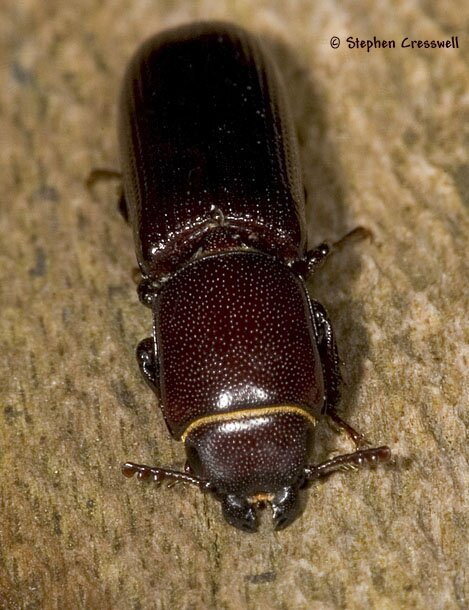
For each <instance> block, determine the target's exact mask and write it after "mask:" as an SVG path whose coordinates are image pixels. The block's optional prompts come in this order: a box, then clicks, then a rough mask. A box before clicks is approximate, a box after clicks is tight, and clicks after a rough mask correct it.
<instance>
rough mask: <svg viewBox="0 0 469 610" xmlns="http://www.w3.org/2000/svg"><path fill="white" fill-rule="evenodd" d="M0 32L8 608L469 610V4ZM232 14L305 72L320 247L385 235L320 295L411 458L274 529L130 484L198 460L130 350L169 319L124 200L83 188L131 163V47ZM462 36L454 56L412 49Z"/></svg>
mask: <svg viewBox="0 0 469 610" xmlns="http://www.w3.org/2000/svg"><path fill="white" fill-rule="evenodd" d="M0 16H1V21H0V31H1V34H2V35H1V36H0V45H1V46H0V49H1V51H0V52H1V57H2V62H1V69H2V80H1V82H2V87H1V89H0V115H1V129H0V139H1V140H0V144H1V145H0V155H1V161H2V171H1V173H0V180H1V188H0V193H1V206H2V210H1V216H0V227H1V241H0V269H1V273H2V284H1V286H2V291H1V319H0V324H1V327H0V333H1V340H2V348H1V352H0V353H1V359H0V366H1V385H0V391H1V404H0V406H1V410H0V419H1V428H0V442H1V445H0V469H1V479H0V498H1V500H0V501H1V504H0V511H1V520H0V607H1V608H2V609H8V610H10V609H11V610H13V609H20V608H21V609H23V608H24V609H28V610H32V609H36V608H37V609H39V608H47V609H48V608H61V609H62V608H87V609H88V608H90V609H94V608H99V609H107V608H109V609H132V610H147V609H158V610H160V609H161V610H163V609H171V610H174V609H179V608H181V609H187V610H189V609H191V610H192V609H199V608H200V609H216V610H220V609H238V608H241V609H244V608H247V609H253V610H261V609H264V608H265V609H269V610H277V609H279V610H280V609H282V610H284V609H286V610H290V609H294V610H296V609H305V610H315V609H318V610H323V609H336V608H347V609H349V608H350V609H355V608H356V609H362V608H377V609H395V608H426V609H428V608H432V609H433V608H436V609H445V610H446V609H453V608H454V609H456V608H461V609H462V608H467V607H468V606H469V591H468V587H469V585H468V578H469V572H468V568H467V566H468V565H469V556H468V548H469V545H468V505H469V503H468V487H469V476H468V468H467V420H468V410H467V395H468V387H467V377H466V368H467V343H464V340H465V337H466V340H467V334H466V335H465V333H467V328H465V322H466V320H467V293H466V295H465V291H467V281H468V276H467V267H466V260H467V237H468V223H467V217H466V216H464V213H465V212H464V204H466V205H467V202H468V197H469V153H468V142H469V133H468V124H469V121H468V114H469V113H468V108H469V70H468V58H469V53H468V24H469V12H468V7H467V3H463V2H458V1H456V0H453V1H451V0H450V1H449V2H445V3H442V2H438V1H437V0H427V1H425V2H424V1H423V0H420V1H418V0H417V1H416V2H410V1H409V2H404V1H403V2H399V3H396V2H391V0H384V1H383V2H380V3H374V2H371V0H370V1H369V2H366V1H364V0H361V1H359V2H354V3H352V2H344V3H339V2H330V1H326V0H320V1H319V2H275V1H274V0H271V1H263V2H262V1H261V2H257V3H252V2H248V1H247V0H240V1H236V2H235V1H234V0H232V1H221V2H215V1H214V0H207V1H204V2H197V3H195V2H190V1H188V0H187V1H184V0H175V1H173V2H136V1H134V0H116V1H115V2H109V3H102V2H99V1H98V0H85V1H82V2H79V3H66V2H60V1H59V0H49V1H48V2H47V3H45V2H43V1H40V0H29V1H27V0H23V1H21V2H15V1H13V0H8V1H7V2H3V3H2V8H1V9H0ZM213 17H217V18H224V19H230V20H233V21H236V22H238V23H240V24H242V25H245V26H247V27H249V28H250V29H251V30H253V31H255V32H257V33H259V34H260V35H261V36H262V37H263V38H264V41H265V43H266V44H267V45H268V46H269V48H270V50H271V52H272V53H273V54H274V56H275V57H276V59H277V62H278V64H279V68H280V71H281V72H282V74H283V77H284V79H285V80H286V82H287V85H288V91H289V94H290V97H291V101H292V106H293V112H294V116H295V120H296V124H297V127H298V131H299V136H300V144H301V156H302V165H303V171H304V177H305V184H306V188H307V191H308V221H309V226H308V231H309V239H310V244H311V245H314V244H316V243H318V242H320V241H321V240H323V239H325V238H331V239H337V238H339V237H340V236H341V235H343V234H344V233H345V232H346V231H347V230H349V229H350V228H352V227H354V226H356V225H358V224H361V225H364V226H366V227H368V228H370V229H371V230H372V231H373V233H374V236H375V238H374V241H373V242H372V243H366V242H363V243H359V244H354V245H352V246H350V247H349V248H347V249H345V250H343V251H341V252H339V253H337V254H336V255H335V256H334V258H332V259H331V260H330V261H329V262H328V263H327V264H326V266H325V267H324V268H323V269H322V270H321V272H320V273H318V275H317V277H315V278H314V280H313V281H312V282H311V291H312V293H313V294H314V295H315V296H316V297H318V298H320V300H322V302H323V303H324V305H325V306H326V307H327V308H328V310H329V312H330V315H331V317H332V320H333V322H334V324H335V328H336V332H337V336H338V342H339V347H340V350H341V353H342V357H343V359H344V361H345V363H346V367H345V369H344V376H345V379H346V382H347V385H346V387H345V389H344V401H343V409H344V410H343V413H344V414H345V416H346V417H347V419H349V420H350V421H351V422H352V423H354V424H355V425H356V426H357V427H358V428H359V429H361V430H363V431H366V433H367V434H368V435H369V437H370V438H371V439H373V441H375V442H379V443H382V442H387V443H389V444H390V445H391V447H392V450H393V453H394V456H395V458H394V461H393V463H392V464H391V465H389V466H388V467H383V468H380V469H379V470H377V471H375V472H359V473H352V474H347V473H345V474H339V475H336V476H335V477H333V478H331V479H329V480H328V481H325V482H324V483H320V484H317V485H315V486H313V487H312V488H310V489H309V490H308V491H307V492H306V493H305V494H304V507H303V513H302V515H301V517H300V519H299V520H298V521H297V522H295V523H294V524H293V525H292V526H291V527H290V528H288V529H287V530H285V531H282V532H279V533H274V532H272V531H271V528H270V524H269V519H268V514H267V512H266V513H264V519H263V524H262V528H261V531H260V533H258V534H256V535H247V534H244V533H241V532H238V531H236V530H234V529H233V528H230V527H228V526H226V525H225V524H224V522H223V521H222V519H221V516H220V507H219V505H218V504H217V503H216V502H215V501H213V500H212V499H211V498H209V497H206V496H202V495H201V494H199V493H197V491H196V490H194V489H191V488H183V487H176V488H174V489H169V490H168V489H165V488H162V489H160V490H157V489H155V488H154V487H153V486H151V485H144V484H139V483H138V482H137V481H133V480H132V481H128V480H126V479H124V478H123V477H122V475H121V473H120V468H119V465H120V463H121V462H123V461H124V460H127V459H132V460H134V461H141V462H147V463H154V464H161V465H174V466H181V465H182V463H183V461H184V456H183V450H182V446H181V445H178V444H176V443H174V442H173V441H171V440H170V439H169V437H168V434H167V432H166V430H165V427H164V425H163V421H162V418H161V415H160V413H159V411H158V408H157V404H156V401H155V399H154V397H153V395H152V394H151V392H150V391H149V390H148V388H147V387H146V386H145V385H144V383H143V381H142V380H141V378H140V375H139V372H138V369H137V365H136V362H135V358H134V348H135V346H136V344H137V342H138V340H139V339H140V338H142V337H144V336H147V335H148V333H149V331H150V327H151V320H150V315H149V312H148V310H146V309H145V308H143V307H142V306H141V305H139V303H138V301H137V297H136V293H135V286H134V284H133V282H132V275H131V271H132V268H133V267H134V266H135V259H134V254H133V245H132V240H131V235H130V231H129V229H128V227H126V226H125V224H124V223H123V222H122V220H121V218H120V217H119V214H118V213H117V210H116V192H117V190H118V185H113V184H101V185H98V186H97V187H96V189H95V190H94V192H93V193H89V192H87V190H86V188H85V180H86V177H87V175H88V173H89V172H90V170H92V169H93V168H96V167H111V168H118V151H117V144H116V134H115V118H116V99H117V95H118V90H119V85H120V79H121V76H122V72H123V70H124V67H125V64H126V62H127V61H128V59H129V57H130V55H131V53H132V52H133V51H134V50H135V48H136V46H137V45H138V44H140V42H141V41H142V40H143V39H145V38H146V37H147V36H148V35H150V34H152V33H154V32H156V31H158V30H161V29H163V28H165V27H168V26H171V25H175V24H177V23H181V22H185V21H189V20H192V19H199V18H213ZM452 35H453V36H456V35H458V36H459V49H436V50H435V49H424V48H421V49H418V48H416V49H413V50H412V49H402V48H399V44H400V41H401V39H402V38H403V37H404V36H408V37H410V38H411V39H447V38H450V37H451V36H452ZM332 36H339V37H340V38H341V40H342V44H341V46H340V48H339V49H333V48H331V46H330V44H329V40H330V38H331V37H332ZM347 36H354V37H355V36H358V37H360V38H362V39H368V38H370V39H372V38H373V36H376V37H377V38H380V39H387V40H389V39H394V40H396V43H397V47H398V48H396V49H373V50H372V51H371V52H369V53H367V52H366V49H359V50H357V49H348V48H347V45H346V42H345V39H346V38H347ZM317 440H318V444H317V446H316V449H315V450H314V454H313V455H312V458H311V459H312V461H313V460H314V461H317V460H322V459H325V458H326V457H327V456H328V455H329V454H331V453H333V452H335V451H339V450H342V451H343V450H349V449H350V444H349V443H348V441H347V439H344V438H342V437H341V436H337V435H334V434H333V433H331V432H330V431H329V430H328V429H327V426H324V427H323V428H322V429H321V430H320V431H319V432H318V434H317Z"/></svg>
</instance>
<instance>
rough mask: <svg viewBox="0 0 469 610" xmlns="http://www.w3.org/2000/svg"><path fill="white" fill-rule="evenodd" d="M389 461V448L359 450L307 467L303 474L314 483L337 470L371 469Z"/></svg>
mask: <svg viewBox="0 0 469 610" xmlns="http://www.w3.org/2000/svg"><path fill="white" fill-rule="evenodd" d="M390 459H391V450H390V449H389V447H386V446H382V447H373V448H371V449H360V450H359V451H355V452H354V453H346V454H344V455H338V456H337V457H335V458H332V459H330V460H327V461H326V462H322V464H318V465H317V466H307V467H306V468H305V471H304V472H305V476H306V479H307V480H308V481H315V480H316V479H321V478H322V477H326V476H327V475H329V474H331V473H332V472H336V471H337V470H350V469H355V468H360V467H362V466H372V467H373V466H377V465H378V464H384V463H386V462H389V460H390Z"/></svg>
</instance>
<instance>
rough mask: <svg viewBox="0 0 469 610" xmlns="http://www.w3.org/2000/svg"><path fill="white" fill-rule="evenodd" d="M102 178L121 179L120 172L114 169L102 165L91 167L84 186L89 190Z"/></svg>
mask: <svg viewBox="0 0 469 610" xmlns="http://www.w3.org/2000/svg"><path fill="white" fill-rule="evenodd" d="M103 180H122V174H121V172H118V171H116V170H115V169H107V168H102V167H99V168H96V169H92V170H91V171H90V173H89V174H88V177H87V179H86V183H85V184H86V188H87V189H88V190H91V189H92V188H93V187H94V185H95V184H96V183H97V182H101V181H103Z"/></svg>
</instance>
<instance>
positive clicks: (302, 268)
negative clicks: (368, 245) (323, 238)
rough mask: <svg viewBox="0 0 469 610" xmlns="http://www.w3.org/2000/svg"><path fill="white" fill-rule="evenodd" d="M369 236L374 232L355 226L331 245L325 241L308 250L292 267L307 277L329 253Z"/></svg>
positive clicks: (321, 263) (319, 265)
mask: <svg viewBox="0 0 469 610" xmlns="http://www.w3.org/2000/svg"><path fill="white" fill-rule="evenodd" d="M368 237H372V233H371V231H370V230H369V229H365V227H355V229H352V230H351V231H349V232H348V233H347V234H346V235H344V236H343V237H341V238H340V239H339V240H337V241H336V242H334V243H333V244H331V245H330V244H329V243H328V242H323V243H322V244H319V246H316V247H315V248H312V249H311V250H308V251H307V252H306V254H305V256H304V258H303V259H302V260H301V261H296V262H295V263H293V265H292V267H293V268H294V269H295V270H296V271H297V272H298V273H300V275H302V276H303V277H306V276H307V275H309V274H311V273H314V272H315V271H317V270H318V269H319V267H321V266H322V265H323V263H324V262H325V261H326V259H327V258H328V257H329V255H330V254H332V253H333V252H337V250H340V248H342V246H344V244H347V243H350V242H354V241H359V240H362V239H366V238H368Z"/></svg>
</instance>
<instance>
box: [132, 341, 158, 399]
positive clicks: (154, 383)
mask: <svg viewBox="0 0 469 610" xmlns="http://www.w3.org/2000/svg"><path fill="white" fill-rule="evenodd" d="M137 362H138V365H139V367H140V371H141V373H142V375H143V378H144V379H145V381H146V382H147V383H148V385H149V386H150V387H151V389H152V390H153V391H154V392H155V393H156V394H159V393H160V391H159V379H158V378H159V370H158V359H157V356H156V344H155V341H154V340H153V337H147V338H146V339H142V340H141V341H140V343H139V344H138V345H137Z"/></svg>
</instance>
